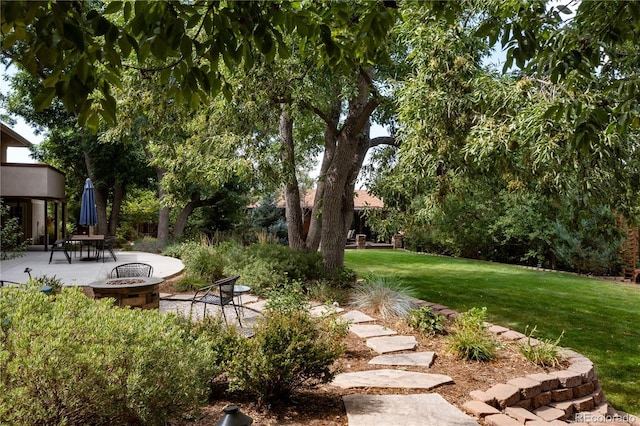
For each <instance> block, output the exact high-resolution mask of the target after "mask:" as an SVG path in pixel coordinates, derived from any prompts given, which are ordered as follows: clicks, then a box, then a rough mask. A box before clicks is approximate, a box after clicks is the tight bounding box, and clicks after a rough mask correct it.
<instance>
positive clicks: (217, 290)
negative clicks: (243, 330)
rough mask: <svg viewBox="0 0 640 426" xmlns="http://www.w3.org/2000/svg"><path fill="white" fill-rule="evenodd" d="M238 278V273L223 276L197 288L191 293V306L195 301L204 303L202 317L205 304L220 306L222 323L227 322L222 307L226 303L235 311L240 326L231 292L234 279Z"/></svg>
mask: <svg viewBox="0 0 640 426" xmlns="http://www.w3.org/2000/svg"><path fill="white" fill-rule="evenodd" d="M238 278H240V275H235V276H233V277H229V278H223V279H221V280H218V281H216V282H214V283H213V284H212V285H210V286H207V287H202V288H200V289H198V290H197V291H196V293H195V294H194V295H193V299H192V300H191V308H192V309H193V305H195V304H196V303H202V304H204V311H203V313H202V317H203V318H204V317H206V315H207V305H217V306H220V311H222V316H223V318H224V323H225V324H227V315H226V313H225V312H224V307H225V306H227V305H231V306H233V309H234V310H235V312H236V318H238V324H240V327H242V320H241V319H240V312H239V311H238V305H237V304H236V302H235V299H234V292H233V289H234V286H235V283H236V281H238Z"/></svg>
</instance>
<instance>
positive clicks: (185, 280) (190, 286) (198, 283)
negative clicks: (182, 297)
mask: <svg viewBox="0 0 640 426" xmlns="http://www.w3.org/2000/svg"><path fill="white" fill-rule="evenodd" d="M209 285H211V282H208V281H205V280H204V279H203V278H202V277H196V276H191V275H184V276H183V277H182V278H180V280H178V281H177V282H176V284H175V288H176V291H193V290H198V289H200V288H203V287H207V286H209Z"/></svg>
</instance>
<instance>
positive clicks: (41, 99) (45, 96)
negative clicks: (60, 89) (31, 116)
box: [34, 87, 56, 111]
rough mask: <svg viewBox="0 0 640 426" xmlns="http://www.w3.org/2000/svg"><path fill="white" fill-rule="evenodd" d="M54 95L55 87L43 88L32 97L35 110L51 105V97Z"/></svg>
mask: <svg viewBox="0 0 640 426" xmlns="http://www.w3.org/2000/svg"><path fill="white" fill-rule="evenodd" d="M55 95H56V89H55V87H46V88H44V89H43V90H42V91H41V92H40V93H38V95H37V96H36V97H35V99H34V104H35V105H34V106H35V108H36V111H42V110H44V109H46V108H47V107H49V105H51V101H53V97H54V96H55Z"/></svg>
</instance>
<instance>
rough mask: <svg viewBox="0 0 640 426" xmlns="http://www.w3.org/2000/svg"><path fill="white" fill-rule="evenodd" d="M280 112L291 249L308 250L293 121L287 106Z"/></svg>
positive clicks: (286, 210)
mask: <svg viewBox="0 0 640 426" xmlns="http://www.w3.org/2000/svg"><path fill="white" fill-rule="evenodd" d="M281 109H282V110H281V112H280V126H279V132H280V143H281V144H282V164H283V172H284V178H285V189H284V198H285V203H286V208H285V214H286V220H287V231H288V235H289V247H291V248H292V249H295V250H304V249H306V245H305V236H304V235H303V234H304V225H303V222H302V208H301V206H300V186H299V184H298V178H297V176H296V159H295V148H294V146H293V120H291V118H290V117H289V115H288V114H287V111H286V106H285V105H284V104H283V105H281Z"/></svg>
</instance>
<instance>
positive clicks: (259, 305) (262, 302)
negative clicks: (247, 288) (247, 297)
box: [245, 300, 267, 312]
mask: <svg viewBox="0 0 640 426" xmlns="http://www.w3.org/2000/svg"><path fill="white" fill-rule="evenodd" d="M266 304H267V301H266V300H259V301H257V302H255V303H245V306H246V307H247V308H251V309H253V310H254V311H257V312H263V311H264V307H265V305H266Z"/></svg>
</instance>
